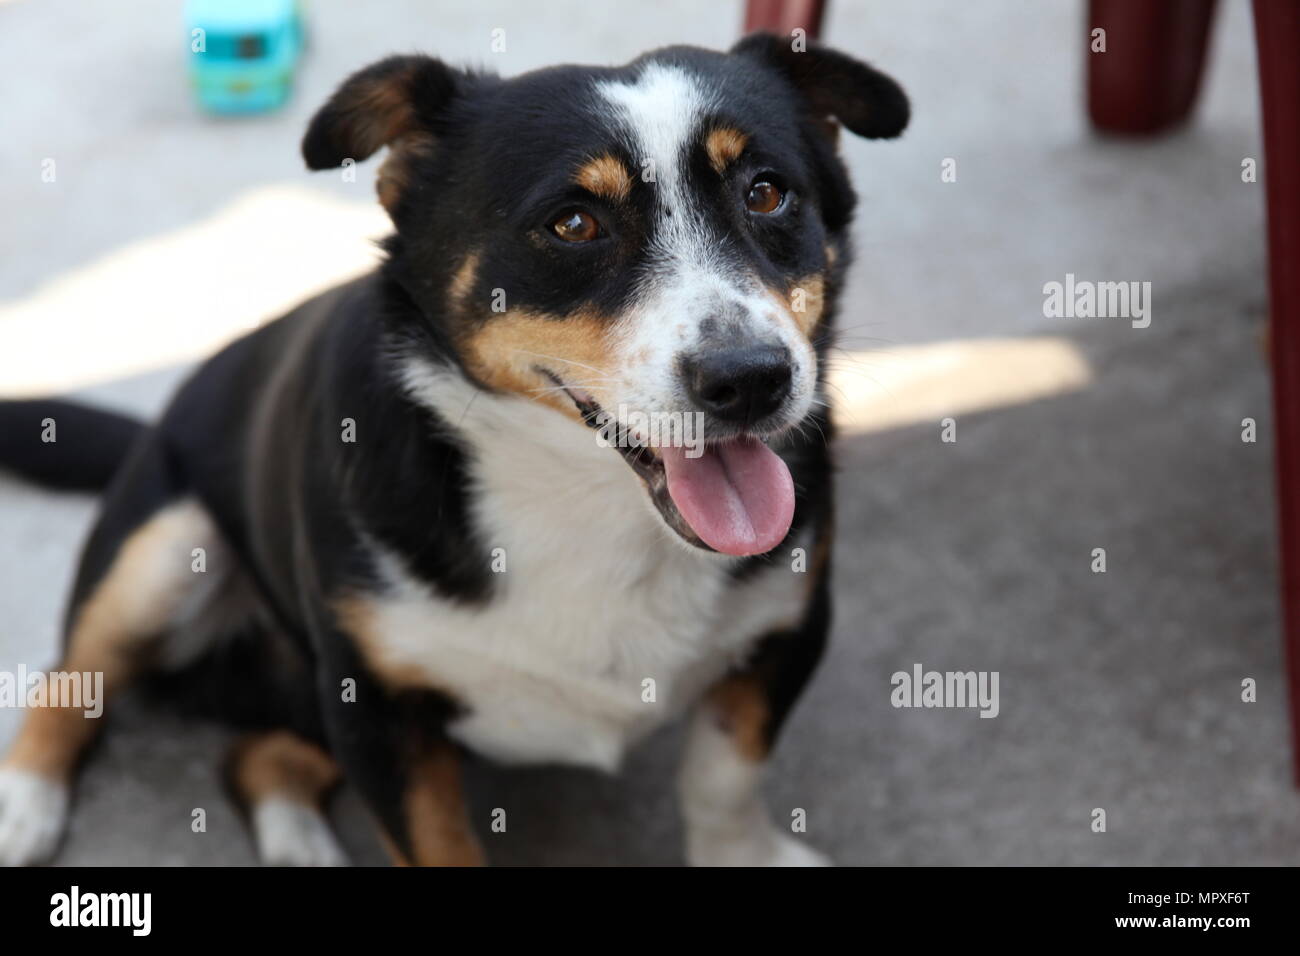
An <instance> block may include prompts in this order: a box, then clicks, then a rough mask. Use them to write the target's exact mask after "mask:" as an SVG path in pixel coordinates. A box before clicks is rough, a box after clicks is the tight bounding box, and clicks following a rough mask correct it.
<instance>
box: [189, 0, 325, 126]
mask: <svg viewBox="0 0 1300 956" xmlns="http://www.w3.org/2000/svg"><path fill="white" fill-rule="evenodd" d="M185 28H186V30H187V31H188V32H189V36H190V79H191V82H192V83H193V85H194V91H195V94H196V95H197V96H198V100H199V105H200V106H202V107H203V108H204V109H205V110H208V111H209V112H212V113H262V112H266V111H268V110H273V109H276V108H277V107H279V106H281V105H282V104H283V103H284V102H285V100H287V99H288V98H289V91H290V90H291V89H292V86H293V73H294V69H295V68H296V67H297V65H298V60H299V58H300V56H301V54H302V46H303V27H302V10H301V5H300V3H299V2H298V0H187V2H186V4H185Z"/></svg>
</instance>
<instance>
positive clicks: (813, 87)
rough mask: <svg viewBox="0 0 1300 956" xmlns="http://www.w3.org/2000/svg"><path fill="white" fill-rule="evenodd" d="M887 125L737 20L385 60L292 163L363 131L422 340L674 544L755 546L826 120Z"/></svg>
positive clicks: (331, 109) (837, 196) (791, 382)
mask: <svg viewBox="0 0 1300 956" xmlns="http://www.w3.org/2000/svg"><path fill="white" fill-rule="evenodd" d="M907 119H908V104H907V99H906V97H905V96H904V94H903V92H902V90H900V89H899V87H898V86H897V85H896V84H895V83H894V82H893V81H892V80H890V79H889V78H888V77H886V76H884V75H883V74H881V73H879V72H877V71H876V70H874V69H872V68H871V67H869V66H867V65H865V64H863V63H860V62H858V61H857V60H854V59H852V58H850V57H847V56H845V55H843V54H841V53H837V52H834V51H832V50H828V49H825V48H822V47H819V46H816V45H815V44H810V45H808V46H807V48H806V49H795V48H794V46H793V45H792V44H791V42H790V41H789V40H783V39H779V38H777V37H773V36H767V35H762V34H758V35H754V36H751V37H748V38H746V39H745V40H742V41H741V42H740V43H739V44H737V45H736V47H735V48H733V49H732V50H731V52H729V53H725V54H723V53H714V52H710V51H705V50H699V49H693V48H686V47H673V48H668V49H664V50H660V51H657V52H654V53H651V54H647V55H646V56H644V57H641V58H640V59H638V60H636V61H634V62H633V63H631V64H629V65H628V66H626V67H622V68H617V69H611V68H579V67H557V68H553V69H547V70H541V71H538V72H535V73H529V74H526V75H523V76H520V77H517V78H514V79H510V80H502V79H499V78H496V77H492V76H485V75H481V74H474V73H469V72H464V71H459V70H455V69H453V68H451V67H448V66H447V65H445V64H444V63H442V62H441V61H439V60H435V59H431V58H428V57H422V56H404V57H394V58H391V59H388V60H384V61H382V62H380V63H376V64H374V65H373V66H371V67H369V68H367V69H365V70H362V71H361V72H359V73H357V74H355V75H354V76H352V77H351V78H349V79H348V80H347V81H346V82H344V84H343V85H342V86H341V87H340V88H339V90H338V92H336V93H335V95H334V96H333V98H332V99H331V100H330V101H329V102H328V103H327V104H326V105H325V106H324V107H323V108H322V109H321V110H320V112H319V113H318V114H317V115H316V117H315V118H314V119H313V120H312V123H311V126H310V128H309V129H308V131H307V135H306V137H305V139H304V141H303V154H304V156H305V157H306V159H307V163H308V165H309V166H310V167H312V168H313V169H326V168H333V167H338V166H340V165H341V164H343V163H344V162H345V161H346V160H352V161H360V160H362V159H365V158H366V157H368V156H370V155H371V154H372V153H374V152H376V151H377V150H378V149H379V148H380V147H383V146H387V147H388V149H389V154H388V157H387V159H386V160H385V162H384V164H383V166H382V168H381V169H380V172H379V182H378V189H379V198H380V202H381V203H382V204H383V205H384V207H385V208H386V209H387V210H388V213H389V215H390V216H391V218H392V220H393V223H394V224H395V226H396V229H397V235H396V237H395V238H394V239H393V240H392V242H391V243H390V245H389V251H390V254H391V258H390V262H389V264H388V270H389V274H390V275H391V276H393V277H394V278H396V279H397V281H399V282H400V283H401V284H402V286H403V287H404V288H405V289H406V291H407V293H408V294H409V295H410V296H411V297H412V299H414V300H415V302H416V303H417V304H418V306H419V307H420V311H421V313H422V316H423V321H424V322H427V323H428V329H427V330H426V331H427V332H429V333H430V336H431V338H430V340H431V341H437V342H439V343H441V347H442V348H443V349H444V350H449V351H450V352H451V353H453V354H452V355H451V356H449V357H448V356H431V357H433V358H439V359H441V360H443V361H446V360H447V359H448V358H450V359H451V360H452V361H454V362H455V363H456V364H458V366H459V367H460V369H461V370H462V371H463V372H464V373H465V374H466V375H467V376H469V377H470V378H471V380H472V381H473V382H475V384H477V385H479V386H480V387H482V388H486V389H490V390H493V391H498V392H507V393H514V394H517V395H519V396H522V397H524V398H527V399H529V400H531V401H536V402H540V403H544V404H547V405H550V406H552V407H553V408H555V409H556V410H557V411H559V412H560V413H562V414H565V415H567V416H570V417H571V418H573V419H574V420H575V421H576V422H580V423H583V424H587V425H596V426H599V427H600V428H601V436H602V437H603V438H606V439H612V440H613V441H612V444H615V445H617V446H620V447H619V448H618V450H617V451H614V450H611V454H619V453H621V454H622V455H623V457H624V458H625V459H626V460H627V461H628V463H629V464H631V465H632V467H633V470H634V471H636V472H637V474H638V475H640V477H641V478H642V479H643V480H644V481H645V483H646V485H647V488H648V490H649V492H650V495H651V499H652V501H654V503H655V505H656V506H657V507H658V509H659V511H660V513H661V514H662V516H663V517H664V519H665V521H667V522H668V524H669V525H670V526H671V527H672V528H674V530H676V531H677V532H678V533H679V534H680V535H681V536H682V537H683V538H684V539H686V540H687V541H689V542H691V543H692V544H697V545H699V544H703V545H707V546H709V547H711V548H713V549H715V550H718V551H721V552H724V553H728V554H756V553H762V552H765V551H768V550H770V549H771V548H773V547H775V546H776V545H777V544H779V543H780V541H781V540H782V539H783V538H784V537H785V534H786V532H787V531H788V529H789V526H790V522H791V516H792V514H793V508H794V492H793V487H792V483H791V479H790V474H789V470H788V469H787V468H786V466H785V464H784V462H783V461H782V460H781V459H780V458H779V457H778V456H777V455H776V454H775V453H774V452H772V451H771V450H770V449H769V448H768V445H767V444H766V442H767V441H770V440H772V439H773V438H774V437H776V436H779V435H780V434H782V433H783V432H785V431H787V430H789V429H792V428H795V427H796V426H798V425H799V423H801V422H802V421H804V420H805V418H807V417H808V416H809V415H810V414H811V413H813V411H814V406H815V404H816V403H817V402H818V401H819V400H818V398H817V392H818V387H819V381H820V375H819V354H820V352H821V346H822V343H823V342H824V340H825V338H826V333H827V331H828V330H827V328H826V325H827V323H828V321H829V307H830V305H831V301H830V300H831V299H832V298H833V294H834V288H835V285H836V283H835V276H836V275H837V274H838V269H839V268H841V267H842V266H843V264H844V259H845V254H846V247H845V244H844V243H845V227H846V225H847V224H848V222H849V219H850V215H851V213H852V209H853V205H854V201H855V198H854V194H853V191H852V188H851V187H850V185H849V182H848V177H847V175H846V172H845V169H844V165H843V163H842V162H841V161H840V160H839V158H838V156H837V154H836V136H837V133H838V129H839V127H840V126H841V125H842V126H844V127H846V128H847V129H849V130H850V131H851V132H853V133H856V134H858V135H860V136H865V137H869V138H885V137H893V136H897V135H898V134H899V133H900V132H901V131H902V130H903V128H904V126H905V125H906V123H907ZM692 423H695V424H700V425H702V427H703V435H702V438H703V444H702V445H700V444H695V443H693V442H692V441H691V436H692V435H695V434H696V433H695V432H694V430H693V428H692ZM664 436H668V437H667V438H665V437H664ZM697 437H698V436H697Z"/></svg>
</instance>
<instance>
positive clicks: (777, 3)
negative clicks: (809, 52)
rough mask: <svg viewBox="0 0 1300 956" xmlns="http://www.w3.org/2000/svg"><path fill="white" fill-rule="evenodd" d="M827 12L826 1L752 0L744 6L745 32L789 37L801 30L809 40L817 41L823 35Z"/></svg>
mask: <svg viewBox="0 0 1300 956" xmlns="http://www.w3.org/2000/svg"><path fill="white" fill-rule="evenodd" d="M825 9H826V3H825V0H749V2H748V3H746V4H745V32H746V33H753V32H754V31H755V30H766V31H767V32H768V33H781V34H788V33H789V32H790V31H791V30H793V29H795V28H796V27H802V28H803V29H804V30H805V31H807V33H808V38H809V39H816V38H817V36H818V35H820V34H821V30H822V14H823V12H824V11H825Z"/></svg>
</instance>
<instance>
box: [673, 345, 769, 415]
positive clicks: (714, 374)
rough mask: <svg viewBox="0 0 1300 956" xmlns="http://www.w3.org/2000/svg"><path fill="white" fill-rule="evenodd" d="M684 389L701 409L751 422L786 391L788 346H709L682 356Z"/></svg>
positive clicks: (712, 413) (766, 410) (764, 412)
mask: <svg viewBox="0 0 1300 956" xmlns="http://www.w3.org/2000/svg"><path fill="white" fill-rule="evenodd" d="M682 376H683V379H684V381H685V384H686V390H687V391H688V392H689V393H690V396H691V398H692V400H693V401H694V402H695V405H696V407H697V408H699V409H700V410H701V411H704V412H708V413H709V414H710V415H712V416H714V417H715V418H717V419H719V420H721V421H727V422H736V423H737V424H741V425H752V424H754V423H755V422H758V421H761V420H762V419H764V418H766V417H767V416H768V415H770V414H772V412H774V411H776V410H777V409H778V408H780V407H781V403H782V402H784V401H785V400H786V397H787V396H788V395H789V394H790V381H791V377H792V373H791V369H790V350H789V349H787V348H786V347H785V346H782V345H757V346H746V347H744V348H730V349H727V348H723V349H711V350H709V351H707V352H703V353H700V354H698V355H693V356H689V357H687V358H684V359H683V360H682Z"/></svg>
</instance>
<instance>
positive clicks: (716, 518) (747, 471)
mask: <svg viewBox="0 0 1300 956" xmlns="http://www.w3.org/2000/svg"><path fill="white" fill-rule="evenodd" d="M687 451H688V449H686V448H683V447H673V448H662V449H660V454H662V455H663V459H664V470H665V472H666V473H667V478H668V494H669V495H670V496H671V497H672V499H673V504H675V505H677V510H678V511H680V512H681V514H682V517H683V518H685V519H686V523H687V524H689V525H690V526H691V530H692V531H694V532H695V533H696V534H697V535H699V537H700V540H701V541H703V542H704V543H705V544H707V545H708V546H709V547H711V548H713V550H715V551H721V552H722V553H723V554H734V555H747V554H763V553H765V552H767V551H771V550H772V549H773V548H775V547H776V546H777V545H778V544H780V543H781V541H782V540H783V539H784V538H785V535H786V532H788V531H789V530H790V522H791V521H793V520H794V482H793V481H791V479H790V469H789V468H787V467H786V466H785V462H784V461H782V460H781V459H780V457H779V456H778V455H777V454H776V452H774V451H772V449H770V448H768V447H767V446H766V445H764V444H763V443H762V442H761V441H758V440H757V439H752V438H737V439H734V440H732V441H728V442H723V443H721V444H717V445H709V446H707V447H706V448H705V450H704V453H703V454H702V455H700V456H699V457H698V458H688V457H686V452H687Z"/></svg>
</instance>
